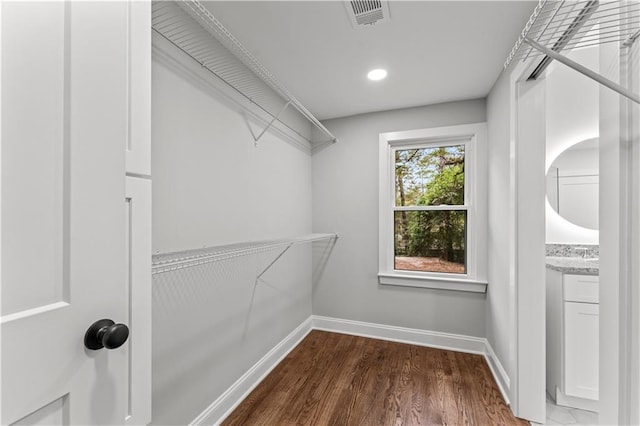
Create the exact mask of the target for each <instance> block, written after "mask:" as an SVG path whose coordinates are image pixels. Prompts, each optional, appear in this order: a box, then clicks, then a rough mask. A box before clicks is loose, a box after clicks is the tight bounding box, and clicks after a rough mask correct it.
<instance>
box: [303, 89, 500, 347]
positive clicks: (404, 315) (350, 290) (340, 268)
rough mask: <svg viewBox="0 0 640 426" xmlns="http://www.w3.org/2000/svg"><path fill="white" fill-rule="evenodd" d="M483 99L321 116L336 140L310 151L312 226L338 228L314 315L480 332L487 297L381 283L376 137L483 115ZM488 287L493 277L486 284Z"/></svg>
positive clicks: (317, 289)
mask: <svg viewBox="0 0 640 426" xmlns="http://www.w3.org/2000/svg"><path fill="white" fill-rule="evenodd" d="M485 118H486V117H485V101H484V100H483V99H478V100H471V101H463V102H451V103H446V104H439V105H432V106H426V107H418V108H409V109H402V110H395V111H387V112H380V113H371V114H363V115H357V116H353V117H346V118H340V119H334V120H328V121H326V122H324V123H323V124H325V126H326V127H327V128H328V129H329V130H330V131H331V132H332V133H333V134H334V135H336V137H337V138H338V143H337V144H334V145H331V146H329V147H327V148H325V149H323V150H321V151H319V152H318V153H316V154H315V155H314V156H313V179H312V180H313V229H314V231H315V232H338V233H339V234H340V239H339V240H338V242H337V244H336V246H335V247H334V249H333V253H332V255H331V257H330V258H329V260H328V263H327V265H326V267H325V270H324V273H323V275H322V276H321V278H320V279H319V281H318V282H314V288H313V313H314V314H316V315H324V316H329V317H336V318H344V319H350V320H357V321H366V322H373V323H381V324H387V325H394V326H401V327H411V328H418V329H424V330H432V331H439V332H445V333H456V334H464V335H469V336H479V337H484V336H485V321H484V316H485V295H484V294H477V293H465V292H458V291H445V290H429V289H419V288H408V287H397V286H385V285H380V284H378V278H377V273H378V144H379V142H378V140H379V138H378V136H379V134H380V133H383V132H392V131H402V130H413V129H421V128H429V127H440V126H449V125H456V124H466V123H478V122H484V121H485ZM489 285H491V283H489Z"/></svg>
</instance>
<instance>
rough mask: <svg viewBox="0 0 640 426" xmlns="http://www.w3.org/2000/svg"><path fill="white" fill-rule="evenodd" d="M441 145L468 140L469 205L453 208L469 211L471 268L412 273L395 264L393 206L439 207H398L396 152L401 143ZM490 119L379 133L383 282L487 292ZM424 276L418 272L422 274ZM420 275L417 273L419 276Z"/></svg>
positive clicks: (469, 264) (423, 208)
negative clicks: (485, 247)
mask: <svg viewBox="0 0 640 426" xmlns="http://www.w3.org/2000/svg"><path fill="white" fill-rule="evenodd" d="M429 144H436V145H439V146H440V145H451V144H456V145H457V144H464V145H465V169H466V170H465V205H464V206H452V207H451V209H452V210H465V211H466V212H467V247H466V249H467V273H466V274H460V276H459V277H457V276H455V275H453V274H440V273H429V272H418V273H409V272H407V271H397V270H395V269H394V262H393V258H394V244H393V212H394V211H396V210H399V209H400V210H433V209H442V208H441V207H436V208H431V207H428V208H425V207H418V208H411V209H405V208H398V207H396V206H395V193H394V188H393V183H392V182H393V179H392V177H393V176H395V174H394V171H393V159H394V158H395V157H394V155H393V153H394V152H395V149H397V148H399V147H400V148H408V147H418V146H428V145H429ZM486 150H487V125H486V123H472V124H463V125H457V126H446V127H435V128H427V129H417V130H406V131H399V132H388V133H380V136H379V155H378V162H379V185H378V190H379V194H378V195H379V196H378V203H379V204H378V210H379V212H378V214H379V222H378V231H379V232H378V238H379V240H378V272H379V274H378V276H379V279H380V281H379V282H380V284H386V285H401V286H411V287H424V288H432V289H445V290H458V291H473V292H479V291H480V292H484V291H486V285H485V286H484V287H479V286H478V285H477V284H478V283H484V284H486V269H487V266H486V264H487V254H486V250H482V249H481V248H480V245H481V244H484V243H485V241H486V228H487V205H486V204H487V203H486V199H487V197H486V186H487V185H486V176H487V173H486ZM418 276H419V278H418ZM414 277H415V278H414Z"/></svg>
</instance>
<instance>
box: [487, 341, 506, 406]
mask: <svg viewBox="0 0 640 426" xmlns="http://www.w3.org/2000/svg"><path fill="white" fill-rule="evenodd" d="M485 343H486V345H485V352H484V357H485V358H486V359H487V364H489V369H490V370H491V373H492V374H493V378H494V379H495V380H496V383H497V384H498V388H499V389H500V393H501V394H502V398H504V400H505V402H506V403H507V405H511V400H510V399H509V389H511V380H510V379H509V375H508V374H507V370H505V369H504V367H503V366H502V363H501V362H500V358H498V356H497V355H496V353H495V352H494V351H493V348H492V347H491V344H490V343H489V341H488V340H486V339H485Z"/></svg>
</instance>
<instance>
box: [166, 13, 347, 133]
mask: <svg viewBox="0 0 640 426" xmlns="http://www.w3.org/2000/svg"><path fill="white" fill-rule="evenodd" d="M163 3H164V2H154V17H153V27H154V29H155V30H156V31H157V32H159V33H160V34H161V35H163V36H164V37H165V38H167V39H168V40H169V41H171V42H172V43H173V44H175V45H176V46H177V47H179V48H180V49H182V50H183V51H185V53H187V54H189V56H191V57H193V58H194V59H195V60H196V61H198V62H199V63H200V64H201V65H202V66H204V67H205V68H207V69H209V71H211V72H213V73H214V74H215V75H216V76H218V77H219V78H221V79H222V80H223V81H225V82H227V83H228V84H229V85H231V86H232V87H234V88H235V89H236V90H238V91H239V92H241V93H242V94H243V95H245V96H246V97H247V98H248V99H249V100H251V101H252V102H254V103H256V104H258V105H259V106H261V107H262V109H263V110H265V111H268V112H269V108H268V107H264V105H262V104H263V103H266V102H269V100H268V94H265V93H262V91H261V90H260V88H257V87H256V86H255V85H252V82H251V81H249V80H247V79H246V78H244V77H243V75H242V72H238V73H237V75H235V74H236V73H235V72H234V71H235V70H234V65H233V64H228V63H223V62H224V61H220V54H219V52H212V51H211V46H210V43H208V42H207V40H206V39H204V37H202V34H201V33H199V32H198V31H197V29H195V28H193V25H190V24H189V23H185V22H182V21H180V18H179V17H176V16H174V14H173V13H172V11H171V10H162V9H163V7H164V5H163ZM167 3H168V2H167ZM171 3H173V2H171ZM165 4H166V3H165ZM175 4H177V5H178V6H179V9H180V10H182V11H183V13H185V14H186V15H187V16H189V17H190V18H191V19H192V20H193V23H194V24H195V25H197V26H198V27H199V28H200V30H204V32H205V33H206V34H208V36H209V37H211V38H213V39H214V40H216V41H217V42H218V43H220V45H222V46H223V47H224V48H225V49H226V50H227V51H228V52H229V54H230V55H232V56H233V57H234V58H235V59H236V60H238V61H239V62H240V63H242V64H243V65H244V66H245V67H246V68H247V69H248V70H250V71H251V73H252V74H253V75H255V76H256V77H257V78H258V79H260V81H262V83H264V84H265V85H266V86H268V87H269V88H270V89H271V90H273V92H275V94H276V95H277V96H278V97H279V98H280V99H281V100H282V101H283V102H284V103H288V104H289V105H291V106H292V107H294V108H295V110H296V111H297V112H298V113H299V114H300V115H301V116H302V117H304V118H305V119H306V120H307V121H309V122H310V123H311V124H312V125H314V126H315V127H316V128H318V129H319V130H320V131H321V132H322V133H324V134H325V135H326V136H327V137H328V138H329V139H328V140H327V141H326V142H324V143H335V142H336V141H337V139H336V137H335V136H334V135H333V134H332V133H331V132H330V131H329V130H328V129H327V128H326V127H325V126H324V125H323V124H322V123H321V122H320V121H319V120H318V119H317V118H316V117H315V116H314V115H313V114H312V113H311V112H309V110H308V109H307V108H305V106H304V105H302V103H300V101H298V100H297V99H296V98H295V97H294V96H293V95H292V94H291V92H289V91H288V90H287V89H286V88H285V87H284V86H283V85H282V84H281V83H280V82H279V81H278V80H277V79H276V78H275V77H274V76H273V74H271V72H270V71H269V70H268V69H267V68H265V67H264V66H263V65H262V64H261V63H260V62H259V61H258V60H257V59H256V58H255V56H253V54H252V53H251V52H249V51H248V50H247V49H246V48H245V47H244V46H243V45H242V44H241V43H240V41H238V39H236V37H235V36H234V35H233V34H232V33H231V32H230V31H229V30H228V29H227V28H226V27H224V25H223V24H222V23H221V22H220V21H219V20H218V19H217V18H216V17H215V16H214V15H213V14H212V13H211V12H210V11H209V10H208V9H207V8H206V7H205V6H204V5H203V4H202V3H201V2H200V1H198V0H179V1H177V2H175ZM165 9H166V8H165ZM194 46H196V49H197V50H194ZM210 57H214V58H217V59H218V62H217V63H210V62H208V59H209V58H210ZM217 67H221V68H217ZM216 69H218V70H221V71H222V72H216ZM252 90H253V91H254V93H253V94H252V93H247V92H251V91H252ZM255 93H257V96H254V94H255ZM260 98H262V99H260ZM281 106H282V105H279V106H277V107H275V110H279V109H280V108H281ZM269 114H270V115H271V116H272V117H277V114H275V113H274V112H269ZM280 121H281V120H280ZM271 124H272V123H270V124H268V126H267V129H268V128H269V127H270V125H271Z"/></svg>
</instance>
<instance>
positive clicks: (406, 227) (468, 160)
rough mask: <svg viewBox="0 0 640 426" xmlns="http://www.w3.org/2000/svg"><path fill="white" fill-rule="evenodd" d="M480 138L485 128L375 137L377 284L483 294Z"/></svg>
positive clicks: (427, 131)
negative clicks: (377, 141) (377, 155)
mask: <svg viewBox="0 0 640 426" xmlns="http://www.w3.org/2000/svg"><path fill="white" fill-rule="evenodd" d="M484 135H485V125H484V124H473V125H464V126H453V127H444V128H436V129H424V130H414V131H408V132H395V133H384V134H381V135H380V212H379V214H380V259H379V263H380V272H379V274H378V276H379V280H380V283H381V284H392V285H408V286H414V287H415V286H418V287H430V288H444V289H449V290H467V291H480V292H482V291H485V290H486V281H483V280H481V279H478V277H479V276H484V271H485V268H484V267H483V265H484V264H485V263H486V254H485V253H484V252H485V251H486V250H484V251H483V253H479V252H478V245H479V241H478V239H479V238H483V237H484V236H485V235H486V207H485V206H486V202H484V203H482V202H479V201H480V197H479V195H482V196H483V197H485V198H486V191H485V189H484V188H485V187H486V182H484V181H483V179H486V178H484V176H486V170H484V171H482V173H479V172H478V167H477V166H478V161H477V160H478V158H477V157H478V153H480V154H484V151H485V146H484V145H485V137H484ZM482 159H483V160H484V156H483V155H482ZM485 163H486V161H485ZM479 181H481V182H479ZM482 224H484V226H483V225H482ZM484 240H485V241H486V238H484Z"/></svg>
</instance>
